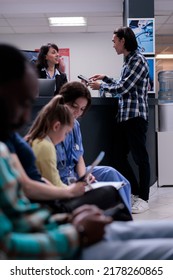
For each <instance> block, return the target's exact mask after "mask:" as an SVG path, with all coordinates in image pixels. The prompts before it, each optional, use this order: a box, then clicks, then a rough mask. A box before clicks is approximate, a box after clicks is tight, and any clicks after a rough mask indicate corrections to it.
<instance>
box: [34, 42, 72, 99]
mask: <svg viewBox="0 0 173 280" xmlns="http://www.w3.org/2000/svg"><path fill="white" fill-rule="evenodd" d="M36 68H37V72H38V77H39V78H41V79H55V80H56V87H55V92H54V95H57V94H58V93H59V90H60V88H61V86H62V85H64V84H65V83H66V82H67V75H66V74H65V73H64V72H65V64H64V62H63V59H62V58H61V57H60V55H59V48H58V46H57V45H55V44H51V43H49V44H47V45H43V46H41V48H40V51H39V54H38V59H37V62H36Z"/></svg>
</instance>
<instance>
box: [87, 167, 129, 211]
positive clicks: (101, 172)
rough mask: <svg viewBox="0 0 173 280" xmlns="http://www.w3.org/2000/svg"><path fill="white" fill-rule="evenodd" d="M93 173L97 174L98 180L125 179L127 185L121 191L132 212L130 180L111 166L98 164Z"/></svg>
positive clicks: (117, 180)
mask: <svg viewBox="0 0 173 280" xmlns="http://www.w3.org/2000/svg"><path fill="white" fill-rule="evenodd" d="M87 168H88V167H87ZM92 174H93V175H94V176H95V178H96V180H97V181H98V182H119V181H120V182H121V181H124V182H125V186H124V187H122V188H121V189H120V190H119V193H120V195H121V197H122V199H123V200H124V202H125V204H126V206H127V207H128V209H129V211H130V212H131V186H130V183H129V181H128V180H127V179H126V178H125V177H124V176H123V175H121V173H120V172H118V171H117V170H116V169H114V168H113V167H110V166H96V167H94V169H93V171H92Z"/></svg>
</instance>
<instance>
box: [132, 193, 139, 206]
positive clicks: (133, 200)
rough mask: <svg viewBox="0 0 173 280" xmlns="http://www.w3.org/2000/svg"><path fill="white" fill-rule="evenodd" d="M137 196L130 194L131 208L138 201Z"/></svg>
mask: <svg viewBox="0 0 173 280" xmlns="http://www.w3.org/2000/svg"><path fill="white" fill-rule="evenodd" d="M138 198H139V196H138V195H134V194H131V206H133V205H134V203H135V202H136V201H137V200H138Z"/></svg>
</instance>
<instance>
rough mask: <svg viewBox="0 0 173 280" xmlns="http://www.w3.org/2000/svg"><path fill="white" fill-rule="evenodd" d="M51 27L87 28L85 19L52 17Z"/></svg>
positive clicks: (50, 19)
mask: <svg viewBox="0 0 173 280" xmlns="http://www.w3.org/2000/svg"><path fill="white" fill-rule="evenodd" d="M49 24H50V26H85V25H86V19H85V18H84V17H50V18H49Z"/></svg>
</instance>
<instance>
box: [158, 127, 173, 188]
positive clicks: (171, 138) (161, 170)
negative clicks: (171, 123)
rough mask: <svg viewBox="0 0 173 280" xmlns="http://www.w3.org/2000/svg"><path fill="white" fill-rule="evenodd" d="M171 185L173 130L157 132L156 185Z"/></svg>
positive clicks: (172, 182)
mask: <svg viewBox="0 0 173 280" xmlns="http://www.w3.org/2000/svg"><path fill="white" fill-rule="evenodd" d="M164 185H170V186H173V131H166V132H158V186H159V187H162V186H164Z"/></svg>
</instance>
